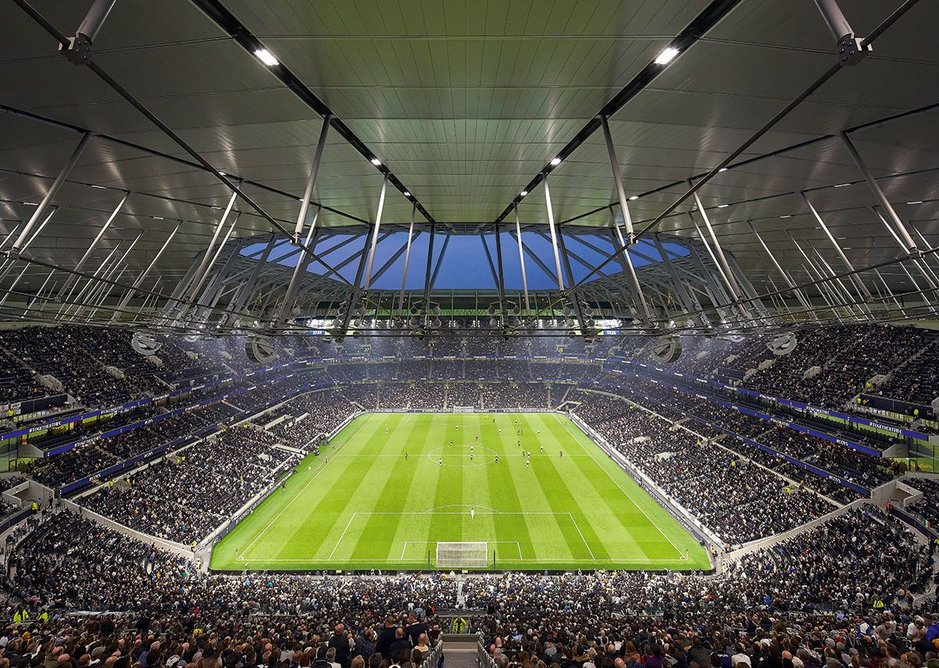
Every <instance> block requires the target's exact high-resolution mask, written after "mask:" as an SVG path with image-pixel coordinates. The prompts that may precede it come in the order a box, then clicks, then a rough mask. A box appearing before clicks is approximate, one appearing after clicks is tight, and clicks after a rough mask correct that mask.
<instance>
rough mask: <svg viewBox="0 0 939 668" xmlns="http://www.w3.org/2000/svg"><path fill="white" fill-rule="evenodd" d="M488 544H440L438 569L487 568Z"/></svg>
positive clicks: (437, 561)
mask: <svg viewBox="0 0 939 668" xmlns="http://www.w3.org/2000/svg"><path fill="white" fill-rule="evenodd" d="M488 545H489V544H488V543H485V542H483V543H464V542H438V543H437V560H436V566H437V568H485V567H486V566H488V565H489V558H488Z"/></svg>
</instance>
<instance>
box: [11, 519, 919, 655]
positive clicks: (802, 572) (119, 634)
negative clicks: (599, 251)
mask: <svg viewBox="0 0 939 668" xmlns="http://www.w3.org/2000/svg"><path fill="white" fill-rule="evenodd" d="M931 574H932V562H931V559H930V550H929V548H928V547H927V546H926V545H924V544H922V543H920V542H918V541H917V540H916V539H915V537H914V535H913V534H912V533H911V532H910V531H909V530H908V529H905V528H903V526H902V525H900V524H899V523H898V522H897V521H896V520H895V519H893V518H891V517H890V516H889V515H887V514H885V513H883V512H882V511H880V510H878V509H876V508H874V507H873V506H864V507H862V508H860V509H857V510H854V511H851V512H849V513H847V514H844V515H841V516H839V517H837V518H833V519H829V520H828V521H827V522H826V523H825V524H823V525H821V526H819V527H816V528H814V529H812V530H811V531H808V532H804V533H802V534H799V535H797V536H795V537H792V538H790V539H788V540H786V541H784V542H782V543H779V544H777V545H775V546H773V547H770V548H767V549H764V550H761V551H758V552H756V553H753V554H750V555H748V556H746V557H743V558H742V559H741V560H740V561H739V562H736V563H732V564H731V565H730V566H729V567H728V568H727V569H726V570H725V571H724V572H723V573H720V574H718V575H716V576H715V577H700V576H697V575H687V574H684V575H683V574H677V573H672V574H660V573H649V572H628V571H607V572H594V573H574V572H572V573H566V574H563V575H547V574H545V575H541V574H537V573H504V574H487V575H473V576H469V577H456V576H453V575H448V574H432V575H422V574H396V575H362V576H348V575H347V576H327V577H321V576H317V575H302V574H268V573H245V574H240V575H234V574H232V575H222V574H204V573H200V572H198V571H196V570H195V568H194V566H193V564H191V563H190V562H188V561H186V560H185V559H182V558H179V557H176V556H171V555H169V554H167V553H164V552H161V551H158V550H156V549H154V548H151V547H147V546H145V545H143V544H142V543H139V542H137V541H135V540H134V539H130V538H127V537H125V536H122V535H120V534H117V533H114V532H112V531H110V530H108V529H105V528H103V527H101V526H99V525H97V524H95V523H94V522H92V521H90V520H88V519H85V518H82V517H80V516H78V515H75V514H71V513H59V514H56V515H52V516H51V517H49V518H48V519H46V521H45V522H44V523H42V524H41V525H40V526H39V528H38V529H36V530H35V531H33V533H31V534H29V535H28V536H27V537H26V538H25V539H24V540H23V541H22V542H21V543H20V544H19V545H18V547H17V548H16V549H15V550H14V552H13V554H12V557H11V559H10V567H9V571H8V576H9V577H8V579H7V580H6V582H5V584H4V588H5V589H6V591H7V593H8V594H9V595H10V596H12V597H13V598H14V600H19V601H26V603H24V604H19V605H21V606H22V605H25V606H26V607H32V608H33V611H34V614H35V613H36V611H38V610H47V611H51V612H52V619H51V621H50V622H48V623H47V624H45V625H40V624H32V625H30V626H28V627H21V628H20V630H19V631H16V632H11V631H7V632H6V636H5V637H6V642H4V643H3V646H4V647H5V653H4V657H5V658H11V657H13V656H16V657H19V656H23V657H25V656H26V655H29V656H30V657H31V659H30V661H32V660H33V659H35V658H36V657H39V662H38V663H37V665H42V662H43V661H46V660H48V661H49V663H51V664H53V665H55V666H57V667H58V668H67V667H68V666H71V665H73V663H72V662H73V661H74V662H75V663H76V664H77V665H79V666H86V665H91V666H94V665H98V664H103V665H105V666H108V667H109V668H110V667H115V668H129V666H131V665H133V664H139V665H140V666H159V665H163V664H168V665H170V664H172V665H182V664H186V665H188V664H190V663H191V664H193V666H199V665H201V666H203V668H204V667H205V666H206V665H213V666H218V665H224V666H232V668H234V667H236V666H239V665H265V666H270V667H271V668H275V667H277V666H283V668H292V667H293V666H295V665H296V666H311V665H312V666H318V665H322V666H324V668H328V666H329V662H330V661H334V662H335V663H338V664H339V666H340V667H341V668H345V667H347V666H348V668H364V666H365V665H368V666H370V668H382V667H383V666H384V665H386V664H384V663H383V661H384V662H387V665H390V664H391V663H392V662H394V663H395V664H396V665H399V666H402V668H404V667H405V666H407V667H408V668H411V665H410V662H413V663H414V664H415V665H416V664H419V663H420V659H421V658H422V657H423V655H424V652H426V650H427V649H428V648H429V647H430V646H432V645H433V644H434V642H435V641H436V639H437V638H438V637H439V634H440V632H441V630H442V628H444V626H445V622H444V619H445V618H443V617H441V616H440V615H441V613H442V612H443V611H446V610H450V609H454V608H457V607H458V606H461V605H462V606H463V607H464V608H465V609H464V610H463V611H462V612H459V613H458V615H457V616H459V617H461V618H466V619H471V620H472V622H473V625H474V628H475V629H478V630H479V631H481V632H482V633H483V634H484V638H485V640H484V646H485V647H486V649H487V650H488V651H489V653H490V654H491V656H492V658H493V660H494V661H495V663H496V665H497V666H499V667H500V668H507V667H508V666H519V668H524V666H526V664H530V666H536V665H537V663H538V662H539V661H544V662H545V665H546V666H547V665H549V664H550V663H557V664H558V665H563V666H569V667H571V668H573V667H574V666H580V668H590V666H596V667H597V668H618V667H619V668H623V667H625V666H627V665H631V666H634V668H638V667H639V666H643V665H644V666H645V667H646V668H650V664H652V665H668V666H672V667H673V668H694V667H696V666H713V667H714V668H721V667H722V666H726V665H731V666H733V667H734V668H739V667H740V666H741V664H745V665H746V666H761V667H763V668H771V667H772V666H777V665H778V666H782V667H783V668H785V666H786V665H790V664H791V666H792V667H793V668H795V666H799V667H800V668H811V667H812V666H816V667H819V666H826V667H827V668H836V666H841V667H852V668H860V667H862V666H863V667H868V666H870V668H876V667H877V666H895V667H896V668H915V667H916V666H926V665H927V660H928V659H929V658H934V657H935V656H936V651H935V647H934V646H933V645H932V642H931V640H930V639H929V634H932V628H933V627H932V626H931V625H932V623H933V620H934V619H935V617H933V616H932V615H930V614H929V612H928V610H927V611H924V610H922V609H921V608H919V607H915V605H914V596H915V595H917V594H920V593H922V592H923V591H925V589H926V587H927V586H928V584H929V581H930V577H931ZM15 609H18V608H15ZM73 610H86V611H92V612H94V611H98V612H100V611H108V612H111V613H118V614H117V616H113V615H112V616H107V617H97V616H94V615H92V616H83V617H77V618H76V617H71V616H68V615H67V614H65V615H62V616H60V615H61V613H68V612H69V611H73ZM120 613H123V614H120ZM921 613H924V616H923V617H919V615H920V614H921ZM25 628H28V629H29V630H30V635H31V636H33V637H32V638H27V637H26V636H25V635H24V634H23V632H22V631H23V630H24V629H25ZM124 629H126V630H124ZM399 629H400V630H399ZM98 647H102V648H103V649H102V651H98ZM415 648H417V650H418V655H416V656H415V655H414V654H413V653H412V652H413V650H414V649H415ZM331 650H332V651H333V652H334V654H333V653H330V652H331ZM63 655H66V656H65V657H64V658H63ZM86 655H87V658H86ZM372 655H375V656H374V658H373V657H372ZM72 656H74V657H75V659H74V660H73V659H72V658H71V657H72ZM357 656H361V657H362V659H361V661H360V660H359V659H356V658H355V657H357ZM109 657H114V658H115V660H114V661H112V660H111V659H110V658H109ZM731 657H733V660H731ZM796 659H798V661H799V663H796ZM95 661H97V663H92V662H95ZM118 662H120V663H118ZM207 662H208V663H207ZM320 662H322V663H320ZM728 662H729V663H728ZM63 664H64V665H63ZM17 665H20V664H19V663H18V664H17Z"/></svg>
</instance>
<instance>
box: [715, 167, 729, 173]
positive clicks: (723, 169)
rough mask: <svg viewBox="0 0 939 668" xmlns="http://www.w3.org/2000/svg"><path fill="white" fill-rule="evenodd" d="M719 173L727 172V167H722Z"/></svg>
mask: <svg viewBox="0 0 939 668" xmlns="http://www.w3.org/2000/svg"><path fill="white" fill-rule="evenodd" d="M717 171H718V173H721V172H726V171H727V168H726V167H721V168H720V169H718V170H717Z"/></svg>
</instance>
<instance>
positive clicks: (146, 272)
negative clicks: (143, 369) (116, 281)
mask: <svg viewBox="0 0 939 668" xmlns="http://www.w3.org/2000/svg"><path fill="white" fill-rule="evenodd" d="M180 225H182V223H179V224H178V225H177V226H176V227H175V228H173V231H172V232H170V235H169V237H167V238H166V241H164V242H163V245H162V246H160V250H158V251H157V254H156V255H154V256H153V259H152V260H150V264H148V265H147V268H146V269H144V270H143V271H142V272H140V275H139V276H137V279H136V280H135V281H134V282H133V284H132V285H131V287H130V289H129V290H128V291H127V293H126V294H125V295H124V297H123V298H122V299H121V301H120V303H119V304H118V306H117V310H116V311H115V312H114V315H113V316H111V322H116V321H117V320H118V319H119V318H120V317H121V314H122V312H123V310H124V309H125V308H127V305H128V304H130V300H131V299H133V298H134V294H135V293H136V292H137V289H138V288H139V287H140V286H141V285H143V282H144V280H146V278H147V276H148V275H149V274H150V272H151V271H152V270H153V268H154V267H155V266H156V263H157V262H159V261H160V258H161V257H162V256H163V252H164V251H165V250H166V249H167V247H168V246H169V245H170V242H171V241H172V240H173V237H175V236H176V233H177V232H178V231H179V227H180Z"/></svg>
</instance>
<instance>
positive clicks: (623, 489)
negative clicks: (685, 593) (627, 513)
mask: <svg viewBox="0 0 939 668" xmlns="http://www.w3.org/2000/svg"><path fill="white" fill-rule="evenodd" d="M570 424H573V423H572V422H571V421H570V419H569V418H565V420H564V429H565V430H566V431H567V432H568V433H571V428H570V427H569V426H568V425H570ZM578 435H579V436H583V437H584V438H589V437H588V436H587V435H586V434H584V433H583V432H582V431H581V432H576V433H574V436H578ZM574 440H575V441H576V443H577V445H579V446H580V449H581V450H583V451H584V452H586V453H587V454H589V455H590V458H591V459H593V461H594V462H595V463H596V464H597V466H599V467H600V469H601V470H602V471H603V472H604V473H606V476H607V477H608V478H609V479H610V480H611V481H613V484H614V485H616V486H617V487H619V490H620V491H621V492H622V493H623V494H625V495H626V497H627V498H628V499H629V500H630V501H632V504H633V505H634V506H635V507H636V508H638V509H639V512H640V513H642V514H643V515H644V516H645V518H646V519H647V520H649V522H650V523H651V524H652V526H654V527H655V530H656V531H658V532H659V535H660V536H662V537H663V538H664V539H665V540H667V541H668V543H669V545H671V546H672V547H673V548H675V551H676V552H678V555H679V557H681V554H682V552H681V548H680V547H678V546H677V545H675V542H674V541H673V540H672V539H671V538H669V537H668V534H666V533H665V532H664V531H662V530H661V529H660V528H659V525H658V523H657V522H656V521H655V520H653V519H652V518H651V517H650V516H649V513H647V512H646V510H645V508H643V507H642V504H641V503H638V502H637V501H636V499H635V498H634V497H633V495H632V494H630V493H629V492H627V491H626V489H625V488H624V487H623V486H622V485H620V484H619V481H617V480H616V478H614V477H613V476H612V475H611V474H610V472H609V471H607V470H606V468H605V467H604V466H603V464H602V463H601V462H599V461H597V458H596V457H594V456H593V453H592V452H589V451H588V450H587V448H586V447H585V446H584V444H583V443H581V442H580V439H579V438H575V439H574ZM593 447H594V448H596V446H595V445H594V446H593ZM627 475H629V474H628V473H627Z"/></svg>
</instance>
